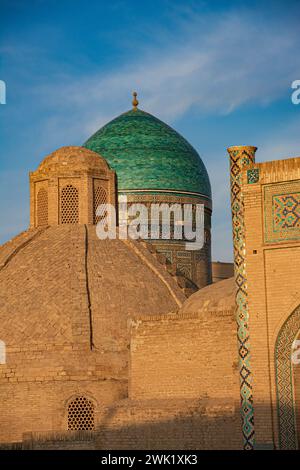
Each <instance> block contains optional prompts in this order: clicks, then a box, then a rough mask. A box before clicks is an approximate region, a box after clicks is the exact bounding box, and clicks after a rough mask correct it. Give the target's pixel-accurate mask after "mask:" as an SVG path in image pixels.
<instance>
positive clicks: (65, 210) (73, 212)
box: [60, 184, 79, 224]
mask: <svg viewBox="0 0 300 470" xmlns="http://www.w3.org/2000/svg"><path fill="white" fill-rule="evenodd" d="M60 222H61V224H78V223H79V194H78V189H77V188H75V186H73V185H72V184H68V185H67V186H65V187H64V188H62V190H61V195H60Z"/></svg>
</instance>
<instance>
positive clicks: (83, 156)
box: [38, 146, 109, 172]
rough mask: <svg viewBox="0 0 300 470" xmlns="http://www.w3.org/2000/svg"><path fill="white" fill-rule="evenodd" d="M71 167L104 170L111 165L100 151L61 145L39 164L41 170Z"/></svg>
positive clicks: (57, 169)
mask: <svg viewBox="0 0 300 470" xmlns="http://www.w3.org/2000/svg"><path fill="white" fill-rule="evenodd" d="M66 167H70V168H72V169H74V170H86V169H90V170H104V171H106V170H107V169H108V168H109V166H108V163H107V161H106V160H105V159H104V158H102V157H101V156H100V155H99V154H98V153H95V152H93V151H92V150H88V149H86V148H84V147H76V146H69V147H61V148H59V149H57V150H55V151H54V152H52V153H50V155H48V156H47V157H45V158H44V159H43V160H42V162H41V163H40V165H39V168H38V169H39V170H40V171H47V172H48V171H55V172H58V171H59V170H66Z"/></svg>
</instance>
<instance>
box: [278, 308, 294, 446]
mask: <svg viewBox="0 0 300 470" xmlns="http://www.w3.org/2000/svg"><path fill="white" fill-rule="evenodd" d="M299 330H300V305H298V307H297V308H295V310H293V312H292V313H291V314H290V316H289V317H288V318H287V320H286V321H285V322H284V324H283V325H282V327H281V329H280V331H279V334H278V336H277V340H276V345H275V369H276V391H277V412H278V427H279V446H280V449H298V438H297V425H296V413H295V405H296V404H295V395H294V384H293V368H292V364H291V356H292V344H293V342H294V340H295V338H296V337H297V335H298V333H299Z"/></svg>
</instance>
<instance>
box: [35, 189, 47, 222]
mask: <svg viewBox="0 0 300 470" xmlns="http://www.w3.org/2000/svg"><path fill="white" fill-rule="evenodd" d="M37 225H38V226H41V225H48V192H47V191H46V189H44V188H41V189H40V190H39V192H38V193H37Z"/></svg>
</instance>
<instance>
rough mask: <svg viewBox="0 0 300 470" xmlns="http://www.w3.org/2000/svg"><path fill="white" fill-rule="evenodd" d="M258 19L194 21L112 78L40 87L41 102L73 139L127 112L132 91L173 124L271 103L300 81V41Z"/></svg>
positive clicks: (97, 77)
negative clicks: (190, 115) (189, 115)
mask: <svg viewBox="0 0 300 470" xmlns="http://www.w3.org/2000/svg"><path fill="white" fill-rule="evenodd" d="M255 20H256V18H255V17H254V16H253V15H251V14H247V15H246V14H239V15H238V14H231V15H227V16H222V17H220V18H216V17H215V18H213V21H211V23H210V25H207V24H206V25H205V24H204V19H203V18H200V19H199V18H196V19H191V23H190V31H189V32H183V33H182V35H181V33H180V31H178V33H177V35H178V36H179V40H178V42H177V43H174V41H173V42H171V43H170V41H169V42H167V44H165V45H164V46H162V47H161V49H160V50H154V51H153V50H151V51H150V50H145V52H144V54H140V56H139V57H137V58H136V60H133V61H130V62H129V63H127V64H126V65H124V66H123V67H121V68H118V69H117V68H116V69H115V70H112V71H110V72H107V71H100V72H99V71H98V72H97V73H95V74H90V73H89V74H87V75H84V74H83V75H82V74H81V75H80V77H78V78H76V76H75V77H74V76H65V77H64V80H63V81H61V82H58V81H57V80H54V81H52V83H48V84H45V82H43V84H42V85H41V86H39V85H37V84H35V96H36V99H37V100H38V99H39V100H41V102H43V101H44V100H48V101H49V103H51V104H52V106H53V107H54V108H55V109H56V117H55V120H54V119H53V118H51V120H52V121H55V122H56V129H55V123H53V122H52V123H51V127H53V131H56V130H57V132H60V130H61V129H64V131H65V130H66V129H67V131H68V134H70V137H71V136H72V132H73V133H74V136H78V132H80V133H81V134H82V135H85V136H86V137H88V135H89V134H90V133H91V132H93V131H95V130H96V129H97V128H99V126H100V125H102V124H104V123H105V122H106V121H107V120H108V119H110V118H111V117H113V116H114V115H116V114H119V113H120V110H122V109H123V110H126V109H128V108H129V107H130V102H129V99H130V97H129V92H130V91H131V90H133V89H137V90H138V92H139V96H140V101H141V108H143V109H146V110H148V111H149V112H152V113H154V114H156V115H158V116H160V117H161V118H162V119H166V120H168V121H174V120H175V119H176V118H178V117H180V116H182V115H183V114H184V113H186V112H187V111H188V110H189V109H190V108H192V107H193V108H198V109H199V110H200V111H202V112H213V113H219V114H224V113H230V112H232V111H233V110H235V109H237V108H238V107H240V106H242V105H244V104H246V103H253V104H259V105H266V104H268V103H270V102H272V101H274V100H276V99H278V98H280V97H281V96H282V95H283V94H285V93H287V90H288V88H289V87H290V83H291V81H292V80H293V79H295V78H297V77H298V73H299V70H300V56H299V54H296V53H295V51H297V49H299V47H300V39H299V35H298V32H297V31H296V30H295V28H294V27H293V25H291V24H287V23H286V27H285V28H283V27H282V26H281V29H280V30H278V26H277V25H276V24H275V23H274V22H272V21H271V20H270V21H269V22H268V23H266V24H263V26H262V22H260V21H255ZM197 22H199V23H197ZM177 35H176V36H177ZM50 106H51V105H50Z"/></svg>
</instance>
